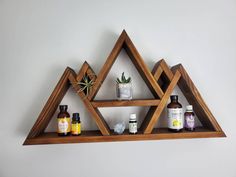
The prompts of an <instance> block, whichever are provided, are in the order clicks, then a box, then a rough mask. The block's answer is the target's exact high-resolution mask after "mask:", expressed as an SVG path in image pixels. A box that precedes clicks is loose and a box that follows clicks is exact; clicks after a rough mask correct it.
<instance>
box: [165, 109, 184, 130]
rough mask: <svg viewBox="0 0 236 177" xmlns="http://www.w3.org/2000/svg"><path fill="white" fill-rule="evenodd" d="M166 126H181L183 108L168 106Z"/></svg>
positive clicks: (174, 127)
mask: <svg viewBox="0 0 236 177" xmlns="http://www.w3.org/2000/svg"><path fill="white" fill-rule="evenodd" d="M168 128H170V129H176V130H178V129H182V128H183V110H182V108H168Z"/></svg>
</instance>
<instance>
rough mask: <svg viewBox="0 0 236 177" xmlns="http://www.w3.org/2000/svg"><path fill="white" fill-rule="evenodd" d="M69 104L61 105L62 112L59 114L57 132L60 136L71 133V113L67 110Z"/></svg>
mask: <svg viewBox="0 0 236 177" xmlns="http://www.w3.org/2000/svg"><path fill="white" fill-rule="evenodd" d="M67 108H68V106H67V105H60V106H59V109H60V112H59V114H58V116H57V133H58V135H59V136H67V135H70V130H71V125H70V114H69V113H68V112H67Z"/></svg>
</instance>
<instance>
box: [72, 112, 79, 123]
mask: <svg viewBox="0 0 236 177" xmlns="http://www.w3.org/2000/svg"><path fill="white" fill-rule="evenodd" d="M72 120H74V121H79V120H80V117H79V113H73V117H72Z"/></svg>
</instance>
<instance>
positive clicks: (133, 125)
mask: <svg viewBox="0 0 236 177" xmlns="http://www.w3.org/2000/svg"><path fill="white" fill-rule="evenodd" d="M137 129H138V128H137V122H131V123H129V132H130V133H137Z"/></svg>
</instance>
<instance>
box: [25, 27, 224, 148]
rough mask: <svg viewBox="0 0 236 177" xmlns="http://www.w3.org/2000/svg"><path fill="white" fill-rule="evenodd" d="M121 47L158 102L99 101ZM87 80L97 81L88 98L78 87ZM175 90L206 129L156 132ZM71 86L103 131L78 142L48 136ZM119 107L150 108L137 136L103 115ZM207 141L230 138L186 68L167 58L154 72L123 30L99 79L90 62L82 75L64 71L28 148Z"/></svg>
mask: <svg viewBox="0 0 236 177" xmlns="http://www.w3.org/2000/svg"><path fill="white" fill-rule="evenodd" d="M122 48H124V49H125V51H126V52H127V54H128V56H129V57H130V59H131V61H132V63H133V64H134V66H135V67H136V68H137V70H138V72H139V74H140V75H141V77H142V79H143V80H144V81H145V83H146V84H147V86H148V88H149V89H150V91H151V93H152V94H153V96H154V99H136V100H122V101H118V100H94V98H95V96H96V94H97V92H98V91H99V89H100V87H101V85H102V83H103V81H104V80H105V78H106V76H107V75H108V73H109V71H110V69H111V67H112V65H113V64H114V62H115V60H116V59H117V56H118V54H119V53H120V51H121V49H122ZM84 75H87V76H88V77H89V79H91V80H94V83H95V84H94V85H93V89H92V91H91V92H90V93H89V94H88V95H86V93H85V92H81V91H80V89H81V88H80V86H79V84H78V82H81V81H82V79H83V77H84ZM176 85H178V86H179V88H180V89H181V91H182V92H183V94H184V96H185V97H186V99H187V101H188V102H189V104H191V105H193V107H194V111H195V114H196V115H197V117H198V118H199V120H200V122H201V124H202V125H203V128H199V129H197V130H196V131H195V132H185V131H183V132H181V133H175V134H173V133H171V132H168V131H167V129H163V128H158V129H156V128H154V126H155V125H156V123H157V122H158V121H159V118H160V115H161V113H162V112H163V110H164V108H165V106H166V104H167V101H168V98H169V97H170V95H171V93H172V92H173V90H174V88H175V86H176ZM70 86H72V87H73V89H74V90H75V91H76V93H77V94H78V95H79V97H80V98H81V100H82V101H83V103H84V105H85V107H86V109H87V111H88V112H89V113H90V115H91V117H92V118H93V120H94V121H95V122H96V124H97V126H98V128H99V130H98V131H83V132H82V135H81V136H78V137H73V136H69V137H58V136H57V134H56V133H46V132H44V131H45V129H46V127H47V125H48V124H49V122H50V120H51V119H52V117H53V115H54V113H55V112H56V110H57V108H58V106H59V104H60V102H61V100H62V99H63V97H64V96H65V94H66V92H67V90H68V89H69V87H70ZM119 106H148V107H150V108H149V110H148V112H147V115H146V117H145V118H144V120H143V122H142V123H141V126H140V129H139V133H138V134H136V135H129V134H127V132H126V133H124V134H122V135H115V134H114V133H113V130H111V129H110V128H109V126H108V124H107V122H106V120H105V119H104V117H103V116H102V114H101V112H100V111H99V110H98V108H99V107H119ZM114 109H115V108H114ZM207 137H225V134H224V132H223V130H222V129H221V127H220V125H219V124H218V122H217V121H216V119H215V117H214V116H213V114H212V113H211V111H210V110H209V108H208V107H207V105H206V103H205V102H204V100H203V98H202V97H201V95H200V93H199V91H198V89H197V88H196V86H195V85H194V83H193V81H192V80H191V78H190V77H189V75H188V73H187V72H186V70H185V69H184V67H183V66H182V65H181V64H178V65H176V66H173V67H172V68H169V66H168V65H167V63H166V62H165V60H164V59H162V60H160V61H158V62H157V63H156V64H155V66H154V68H153V70H152V71H150V70H149V69H148V67H147V65H146V64H145V62H144V60H143V59H142V57H141V56H140V54H139V53H138V51H137V49H136V48H135V46H134V44H133V43H132V41H131V39H130V38H129V36H128V34H127V33H126V32H125V31H123V32H122V33H121V35H120V37H119V38H118V40H117V42H116V44H115V46H114V48H113V49H112V51H111V53H110V55H109V56H108V58H107V60H106V62H105V63H104V65H103V67H102V68H101V70H100V72H99V73H98V75H96V74H95V72H94V71H93V69H92V68H91V66H90V65H89V64H88V63H87V62H86V61H85V62H84V64H83V65H82V67H81V69H80V70H79V72H78V74H77V73H76V72H75V71H74V70H73V69H71V68H69V67H67V68H66V69H65V72H64V73H63V75H62V76H61V79H60V80H59V82H58V83H57V85H56V87H55V89H54V90H53V92H52V94H51V95H50V97H49V99H48V101H47V103H46V104H45V106H44V108H43V109H42V111H41V113H40V114H39V116H38V119H37V120H36V122H35V124H34V126H33V127H32V129H31V130H30V132H29V134H28V136H27V138H26V140H25V142H24V145H32V144H60V143H80V142H102V141H104V142H107V141H135V140H158V139H179V138H207Z"/></svg>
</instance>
